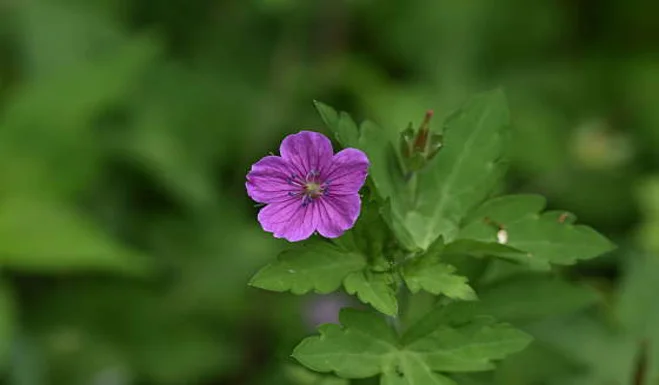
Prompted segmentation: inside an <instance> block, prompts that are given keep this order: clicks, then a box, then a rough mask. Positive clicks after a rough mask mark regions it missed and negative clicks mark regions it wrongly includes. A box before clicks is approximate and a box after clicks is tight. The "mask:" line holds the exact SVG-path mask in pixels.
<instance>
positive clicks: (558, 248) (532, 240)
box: [458, 195, 614, 265]
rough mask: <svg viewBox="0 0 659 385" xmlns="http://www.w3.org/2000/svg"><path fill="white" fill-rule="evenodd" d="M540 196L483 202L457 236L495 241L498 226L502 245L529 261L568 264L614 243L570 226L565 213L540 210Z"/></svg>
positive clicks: (502, 198) (579, 227)
mask: <svg viewBox="0 0 659 385" xmlns="http://www.w3.org/2000/svg"><path fill="white" fill-rule="evenodd" d="M544 206H545V201H544V198H542V197H540V196H534V195H509V196H503V197H498V198H494V199H492V200H490V201H488V202H485V203H484V204H483V205H482V206H480V207H479V208H478V209H477V210H476V211H475V212H474V213H473V214H472V215H471V216H470V218H471V222H470V223H468V224H467V225H466V226H465V227H464V228H462V229H461V230H460V233H459V235H458V238H460V239H467V240H475V241H479V242H485V243H494V242H497V241H498V238H497V233H498V232H499V231H501V230H500V228H499V227H503V231H505V233H506V235H507V240H506V242H505V245H506V246H510V247H512V248H514V249H518V250H522V251H524V252H525V253H526V256H525V257H526V258H527V259H528V260H529V261H533V262H529V263H531V264H537V265H543V264H546V263H548V262H550V263H554V264H560V265H570V264H574V263H576V261H577V260H582V259H591V258H594V257H597V256H598V255H600V254H603V253H606V252H608V251H611V250H612V249H613V248H614V245H613V244H612V243H611V242H610V241H609V240H608V239H606V238H605V237H604V236H602V235H601V234H599V233H598V232H596V231H595V230H593V229H592V228H590V227H587V226H584V225H574V224H573V222H574V218H573V216H571V215H570V214H569V213H562V214H559V213H558V212H556V211H551V212H546V213H544V214H542V213H541V211H542V209H543V208H544Z"/></svg>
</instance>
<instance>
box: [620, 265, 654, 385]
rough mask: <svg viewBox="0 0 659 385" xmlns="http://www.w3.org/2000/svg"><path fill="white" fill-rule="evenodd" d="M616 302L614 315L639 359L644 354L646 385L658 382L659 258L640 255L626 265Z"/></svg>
mask: <svg viewBox="0 0 659 385" xmlns="http://www.w3.org/2000/svg"><path fill="white" fill-rule="evenodd" d="M630 265H631V266H630V268H629V269H628V271H627V273H626V276H625V279H624V281H623V284H622V287H621V289H620V292H619V298H618V315H619V317H620V319H621V320H622V322H623V324H624V326H625V329H626V330H627V331H628V332H629V333H630V335H631V336H632V337H633V338H634V339H635V340H636V341H639V347H638V349H639V359H642V358H640V357H641V356H640V355H641V354H647V356H646V357H645V359H647V366H646V367H645V368H644V370H645V378H647V380H646V381H647V383H649V384H652V383H655V382H657V381H659V326H658V325H659V305H658V302H657V293H659V279H658V278H659V258H658V257H657V256H656V255H643V256H641V257H638V258H636V260H634V261H632V262H631V263H630Z"/></svg>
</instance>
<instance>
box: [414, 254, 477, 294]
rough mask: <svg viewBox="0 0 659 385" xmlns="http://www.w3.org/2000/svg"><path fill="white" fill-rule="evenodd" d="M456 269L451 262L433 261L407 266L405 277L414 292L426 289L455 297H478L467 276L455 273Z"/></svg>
mask: <svg viewBox="0 0 659 385" xmlns="http://www.w3.org/2000/svg"><path fill="white" fill-rule="evenodd" d="M455 271H456V269H455V267H453V266H451V265H449V264H446V263H442V262H439V261H433V262H429V263H419V264H410V265H407V266H405V268H404V269H403V277H404V278H405V283H406V284H407V287H408V288H409V289H410V291H411V292H412V293H418V292H419V291H421V290H425V291H427V292H429V293H432V294H435V295H440V294H442V295H445V296H447V297H449V298H454V299H461V300H466V301H469V300H474V299H476V292H474V289H472V288H471V286H469V284H468V280H467V277H463V276H461V275H458V274H455Z"/></svg>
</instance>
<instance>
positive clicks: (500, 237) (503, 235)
mask: <svg viewBox="0 0 659 385" xmlns="http://www.w3.org/2000/svg"><path fill="white" fill-rule="evenodd" d="M497 242H499V243H500V244H502V245H505V244H506V243H508V232H507V231H506V230H504V229H501V230H499V231H498V232H497Z"/></svg>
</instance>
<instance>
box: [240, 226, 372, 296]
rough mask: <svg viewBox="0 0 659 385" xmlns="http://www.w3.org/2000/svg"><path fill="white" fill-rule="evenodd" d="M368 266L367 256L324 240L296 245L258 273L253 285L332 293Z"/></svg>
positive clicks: (301, 291) (300, 291)
mask: <svg viewBox="0 0 659 385" xmlns="http://www.w3.org/2000/svg"><path fill="white" fill-rule="evenodd" d="M364 266H366V258H365V257H364V256H363V255H362V254H360V253H357V252H353V251H349V250H346V249H344V248H342V247H338V246H336V245H333V244H331V243H329V242H326V241H324V240H320V239H313V240H311V241H308V242H303V243H299V244H296V245H294V246H293V247H292V248H290V249H288V250H285V251H283V252H282V253H280V254H279V256H278V257H277V261H276V262H274V263H271V264H269V265H267V266H265V267H264V268H262V269H261V270H259V272H257V273H256V275H254V277H253V278H252V279H251V281H250V285H252V286H255V287H258V288H261V289H266V290H272V291H291V292H292V293H293V294H304V293H307V292H310V291H315V292H318V293H330V292H332V291H335V290H336V289H338V288H339V287H340V286H341V282H342V281H343V279H344V278H345V277H346V276H348V275H349V274H350V273H352V272H354V271H359V270H361V269H363V268H364Z"/></svg>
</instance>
